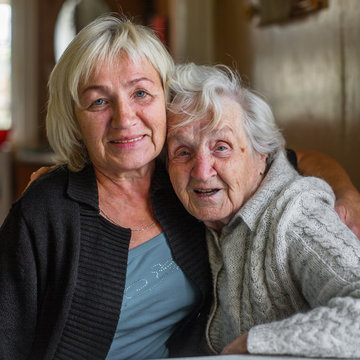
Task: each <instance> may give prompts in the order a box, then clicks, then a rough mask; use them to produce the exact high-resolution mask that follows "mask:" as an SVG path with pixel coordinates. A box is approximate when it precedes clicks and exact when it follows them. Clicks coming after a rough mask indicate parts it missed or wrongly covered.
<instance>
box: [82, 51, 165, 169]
mask: <svg viewBox="0 0 360 360" xmlns="http://www.w3.org/2000/svg"><path fill="white" fill-rule="evenodd" d="M79 98H80V107H78V106H75V115H76V118H77V120H78V123H79V126H80V131H81V136H82V141H83V142H84V144H85V146H86V148H87V150H88V153H89V157H90V160H91V162H92V163H93V165H94V166H95V169H97V170H100V171H101V172H103V173H105V174H109V173H111V175H115V176H116V173H119V172H124V171H132V170H136V171H137V170H139V169H144V168H147V167H148V166H149V164H151V162H152V160H153V159H155V157H156V156H158V155H159V153H160V151H161V149H162V147H163V145H164V141H165V136H166V110H165V95H164V90H163V87H162V83H161V80H160V77H159V75H158V73H157V71H156V70H155V68H154V67H153V66H152V65H151V63H150V62H148V61H147V60H145V59H143V60H141V61H139V62H138V63H134V62H132V61H131V60H130V59H129V58H128V56H126V55H123V56H121V57H120V59H119V61H118V62H116V63H115V64H114V65H109V64H107V63H106V62H105V63H104V64H102V66H101V67H100V70H99V71H98V72H94V73H93V74H92V75H91V76H90V78H89V80H88V81H87V82H86V83H85V84H81V86H80V88H79Z"/></svg>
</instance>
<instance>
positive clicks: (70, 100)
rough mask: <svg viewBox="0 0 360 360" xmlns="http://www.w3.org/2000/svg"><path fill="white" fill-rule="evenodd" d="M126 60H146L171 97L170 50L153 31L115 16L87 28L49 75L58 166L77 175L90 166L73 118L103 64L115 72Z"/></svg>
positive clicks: (51, 136)
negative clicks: (84, 87)
mask: <svg viewBox="0 0 360 360" xmlns="http://www.w3.org/2000/svg"><path fill="white" fill-rule="evenodd" d="M122 54H127V56H129V57H130V58H131V59H132V60H133V61H137V60H140V59H144V58H146V59H147V60H148V61H149V62H150V63H151V64H152V65H153V66H154V68H155V69H156V71H157V72H158V74H159V77H160V80H161V82H162V85H163V88H164V92H165V96H167V82H168V76H169V74H170V73H171V71H172V70H173V67H174V63H173V60H172V58H171V56H170V54H169V53H168V51H167V50H166V48H165V46H164V45H163V44H162V43H161V41H160V40H159V38H158V37H157V36H156V35H155V33H154V32H153V31H152V30H151V29H150V28H148V27H145V26H142V25H138V24H134V23H132V22H131V21H130V20H128V19H126V18H118V17H116V16H113V15H106V16H102V17H100V18H98V19H96V20H95V21H93V22H92V23H90V24H89V25H87V26H86V27H85V28H83V29H82V30H81V31H80V32H79V33H78V34H77V35H76V37H75V38H74V40H73V41H72V42H71V43H70V45H69V46H68V47H67V49H66V50H65V52H64V53H63V55H62V56H61V58H60V59H59V61H58V63H57V64H56V65H55V67H54V69H53V71H52V73H51V75H50V80H49V83H48V87H49V102H48V109H47V117H46V127H47V136H48V140H49V144H50V146H51V147H52V148H53V150H54V152H55V155H56V157H57V161H58V162H60V163H67V164H68V166H69V169H71V170H73V171H79V170H81V169H82V168H83V167H84V166H85V165H86V164H87V163H88V162H89V159H88V153H87V150H86V148H85V146H84V144H83V143H82V141H81V140H79V139H80V138H81V134H80V129H79V126H78V122H77V120H76V117H75V113H74V103H77V104H79V96H78V90H79V84H80V83H86V81H87V79H88V78H89V76H90V74H91V73H92V72H93V71H96V70H97V69H98V68H99V66H101V64H102V63H103V62H104V61H107V62H109V63H110V64H114V66H116V62H117V60H118V59H119V56H120V55H122ZM164 106H165V104H164Z"/></svg>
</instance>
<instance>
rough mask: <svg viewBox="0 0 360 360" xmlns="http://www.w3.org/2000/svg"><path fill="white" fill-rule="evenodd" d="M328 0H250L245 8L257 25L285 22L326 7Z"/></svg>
mask: <svg viewBox="0 0 360 360" xmlns="http://www.w3.org/2000/svg"><path fill="white" fill-rule="evenodd" d="M328 2H329V0H250V1H249V7H248V9H247V12H248V15H249V17H250V18H256V20H257V22H258V25H259V26H263V25H270V24H274V23H280V22H286V21H289V20H291V19H294V18H298V17H301V16H305V15H307V14H309V13H313V12H315V11H318V10H320V9H323V8H326V7H328Z"/></svg>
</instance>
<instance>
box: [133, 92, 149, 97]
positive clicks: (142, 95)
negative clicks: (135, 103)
mask: <svg viewBox="0 0 360 360" xmlns="http://www.w3.org/2000/svg"><path fill="white" fill-rule="evenodd" d="M146 95H147V92H146V91H144V90H138V91H136V93H135V96H136V97H139V98H143V97H145V96H146Z"/></svg>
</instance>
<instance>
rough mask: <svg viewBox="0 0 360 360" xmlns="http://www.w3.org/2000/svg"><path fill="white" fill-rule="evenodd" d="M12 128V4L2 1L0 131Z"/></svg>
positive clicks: (0, 3)
mask: <svg viewBox="0 0 360 360" xmlns="http://www.w3.org/2000/svg"><path fill="white" fill-rule="evenodd" d="M10 127H11V4H10V0H0V130H8V129H10Z"/></svg>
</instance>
